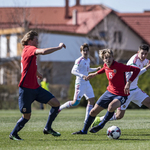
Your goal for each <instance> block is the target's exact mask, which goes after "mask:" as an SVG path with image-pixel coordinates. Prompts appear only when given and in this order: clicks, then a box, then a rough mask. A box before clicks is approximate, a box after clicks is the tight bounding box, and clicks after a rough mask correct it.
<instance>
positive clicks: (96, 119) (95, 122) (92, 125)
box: [91, 117, 101, 128]
mask: <svg viewBox="0 0 150 150" xmlns="http://www.w3.org/2000/svg"><path fill="white" fill-rule="evenodd" d="M100 122H101V121H100V117H96V118H95V120H94V122H93V123H92V124H91V128H92V127H95V126H97V125H98V124H99V123H100Z"/></svg>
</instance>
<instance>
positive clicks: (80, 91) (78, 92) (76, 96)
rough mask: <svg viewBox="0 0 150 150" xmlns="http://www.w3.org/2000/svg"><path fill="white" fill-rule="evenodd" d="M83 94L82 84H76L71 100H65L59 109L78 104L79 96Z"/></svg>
mask: <svg viewBox="0 0 150 150" xmlns="http://www.w3.org/2000/svg"><path fill="white" fill-rule="evenodd" d="M83 94H84V85H80V84H76V85H75V92H74V98H73V101H67V102H66V103H64V104H62V105H61V106H60V108H59V111H61V110H63V109H65V108H69V107H75V106H78V105H79V103H80V100H81V98H82V97H83Z"/></svg>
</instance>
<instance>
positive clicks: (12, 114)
mask: <svg viewBox="0 0 150 150" xmlns="http://www.w3.org/2000/svg"><path fill="white" fill-rule="evenodd" d="M48 113H49V110H33V111H32V116H31V120H30V121H29V122H28V123H27V124H26V125H25V127H24V128H23V129H22V130H21V131H20V132H19V135H20V137H21V138H23V139H24V140H23V141H12V140H10V139H9V137H8V136H9V134H10V132H11V131H12V129H13V128H14V126H15V125H16V122H17V120H18V119H19V118H20V117H21V114H20V112H19V110H0V150H109V149H110V150H148V149H150V111H149V110H143V109H139V110H127V111H126V114H125V117H124V118H123V119H121V120H119V121H110V122H108V123H107V124H106V126H105V127H104V128H103V129H102V130H101V131H99V132H98V133H95V134H92V133H90V132H88V134H87V135H72V134H71V133H72V132H75V131H79V130H80V129H82V128H83V121H84V116H85V108H75V109H65V110H63V111H61V112H60V114H59V115H58V117H57V118H56V120H55V121H54V122H53V126H52V127H53V129H54V130H56V131H58V132H60V133H61V134H62V135H61V136H60V137H53V136H52V135H44V134H43V132H42V131H43V128H44V127H45V124H46V121H47V117H48ZM105 113H106V110H104V111H102V112H101V113H100V114H99V116H102V115H104V114H105ZM112 125H116V126H118V127H119V128H120V129H121V133H122V134H121V137H120V138H119V139H118V140H110V139H108V138H107V136H106V131H107V128H108V127H110V126H112Z"/></svg>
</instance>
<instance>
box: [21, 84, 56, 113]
mask: <svg viewBox="0 0 150 150" xmlns="http://www.w3.org/2000/svg"><path fill="white" fill-rule="evenodd" d="M52 98H54V96H53V95H52V94H51V93H50V92H49V91H46V90H45V89H43V88H42V87H41V86H40V87H39V88H37V89H28V88H24V87H19V99H18V103H19V109H20V112H21V113H31V104H32V103H33V102H34V101H35V100H36V101H38V102H40V103H45V104H46V103H48V101H49V100H50V99H52Z"/></svg>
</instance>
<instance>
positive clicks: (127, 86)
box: [124, 81, 131, 94]
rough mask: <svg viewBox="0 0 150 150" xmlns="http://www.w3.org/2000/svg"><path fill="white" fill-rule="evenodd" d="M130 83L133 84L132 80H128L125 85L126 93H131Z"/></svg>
mask: <svg viewBox="0 0 150 150" xmlns="http://www.w3.org/2000/svg"><path fill="white" fill-rule="evenodd" d="M130 84H131V81H128V82H127V83H126V85H125V87H124V93H125V94H129V93H130Z"/></svg>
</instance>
